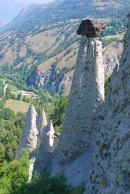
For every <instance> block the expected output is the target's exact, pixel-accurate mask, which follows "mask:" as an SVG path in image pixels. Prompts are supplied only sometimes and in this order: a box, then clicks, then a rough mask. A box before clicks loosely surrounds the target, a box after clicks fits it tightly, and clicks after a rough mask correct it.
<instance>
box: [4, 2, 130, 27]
mask: <svg viewBox="0 0 130 194" xmlns="http://www.w3.org/2000/svg"><path fill="white" fill-rule="evenodd" d="M129 4H130V0H123V1H121V0H92V1H90V0H62V1H61V0H59V1H58V0H57V1H54V2H52V3H49V4H47V5H45V4H43V5H33V6H29V7H27V8H25V9H23V10H22V11H21V12H20V14H19V15H18V17H16V18H15V19H14V20H13V21H12V22H11V23H10V24H9V25H8V27H7V29H11V28H13V29H15V28H18V27H19V28H22V27H23V26H24V28H25V27H26V28H31V27H32V26H33V25H34V24H37V25H49V24H54V23H57V22H61V21H63V20H64V21H65V20H70V19H82V18H84V17H95V18H106V17H107V18H108V17H116V18H119V19H120V18H122V17H124V16H125V15H126V13H127V12H128V11H129V7H130V6H129Z"/></svg>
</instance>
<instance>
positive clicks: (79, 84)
mask: <svg viewBox="0 0 130 194" xmlns="http://www.w3.org/2000/svg"><path fill="white" fill-rule="evenodd" d="M104 28H105V26H104V24H102V23H99V22H96V21H93V20H83V21H82V22H81V24H80V26H79V29H78V31H77V33H78V34H79V35H81V41H80V47H79V52H78V57H77V62H76V68H75V73H74V77H73V82H72V87H71V92H70V96H69V101H68V106H67V111H66V114H65V120H64V124H63V129H62V133H61V136H60V140H59V144H58V146H57V150H56V154H57V157H58V160H59V162H60V163H61V164H65V163H67V162H69V161H72V160H73V158H75V157H77V156H79V155H80V154H82V153H83V152H84V151H86V150H87V149H88V150H89V153H90V155H91V153H92V150H91V149H92V142H93V141H92V139H93V137H94V136H93V135H94V133H95V131H94V123H95V120H96V110H97V108H98V107H99V105H101V104H102V103H103V102H104V66H103V62H102V43H101V42H100V41H99V40H98V37H99V36H100V34H101V33H102V31H103V29H104Z"/></svg>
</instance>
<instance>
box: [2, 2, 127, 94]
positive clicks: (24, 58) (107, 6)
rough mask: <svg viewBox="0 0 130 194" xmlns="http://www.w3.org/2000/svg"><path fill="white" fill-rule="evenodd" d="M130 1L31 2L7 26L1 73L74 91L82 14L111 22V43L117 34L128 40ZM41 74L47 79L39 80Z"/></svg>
mask: <svg viewBox="0 0 130 194" xmlns="http://www.w3.org/2000/svg"><path fill="white" fill-rule="evenodd" d="M129 4H130V0H127V1H126V0H124V1H123V2H122V1H120V0H118V1H112V0H98V1H96V0H92V1H89V0H69V1H68V0H63V1H55V2H53V3H50V4H47V5H40V6H39V5H32V6H29V7H27V8H25V9H24V10H22V11H21V12H20V14H19V15H18V16H17V17H16V18H15V19H14V20H13V21H12V22H11V23H10V24H9V25H7V26H6V27H5V28H4V29H2V30H1V36H0V65H1V68H0V69H1V75H2V76H4V77H9V78H10V79H13V80H14V82H15V83H16V82H20V83H22V82H24V83H25V81H26V80H27V84H33V85H35V86H43V85H44V86H45V87H43V88H45V89H51V90H53V91H56V92H58V93H61V91H62V90H63V89H64V87H65V85H69V86H67V89H66V90H67V93H68V91H69V89H68V88H70V85H71V79H72V75H73V71H74V66H75V61H76V56H77V48H78V44H79V37H78V36H77V35H76V31H77V29H78V26H79V23H80V21H81V19H83V18H85V17H95V18H97V19H98V20H100V21H102V22H105V23H106V24H107V28H106V30H105V31H104V34H103V36H102V40H103V44H104V45H107V44H108V43H110V42H112V41H113V40H118V41H119V40H122V38H123V33H124V31H125V27H124V26H125V21H124V19H123V18H124V17H125V15H126V14H127V10H128V9H129V8H130V5H129ZM114 16H115V17H114ZM3 30H4V31H3ZM108 35H109V36H108ZM36 72H38V74H36ZM45 74H46V75H45ZM31 75H32V76H31ZM36 75H37V76H36ZM39 75H40V77H41V76H42V77H43V78H44V79H42V80H39ZM34 77H36V79H34ZM34 80H35V81H34ZM44 83H45V84H44ZM21 85H22V84H21Z"/></svg>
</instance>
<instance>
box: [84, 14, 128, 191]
mask: <svg viewBox="0 0 130 194" xmlns="http://www.w3.org/2000/svg"><path fill="white" fill-rule="evenodd" d="M102 114H104V116H105V118H104V120H103V121H101V122H100V123H99V134H97V139H96V140H95V153H94V159H93V163H92V166H93V168H92V171H91V176H90V180H89V181H88V183H87V187H86V192H85V194H90V193H91V194H97V193H99V194H115V193H118V194H124V193H125V194H129V193H130V15H129V22H128V29H127V33H126V35H125V38H124V50H123V55H122V59H121V65H120V67H119V70H118V72H114V74H113V76H112V79H111V82H110V87H109V91H108V93H107V97H106V102H105V104H104V107H103V109H102Z"/></svg>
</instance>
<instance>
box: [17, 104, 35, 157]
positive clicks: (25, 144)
mask: <svg viewBox="0 0 130 194" xmlns="http://www.w3.org/2000/svg"><path fill="white" fill-rule="evenodd" d="M36 120H37V113H36V111H35V108H34V106H33V105H31V106H30V107H29V109H28V112H27V115H26V121H25V126H24V129H23V133H22V136H21V138H20V142H19V145H18V148H17V151H16V159H17V160H19V159H20V153H21V150H22V149H23V148H27V149H28V150H29V152H30V153H31V152H32V151H33V150H34V149H35V148H36V145H37V136H38V129H37V126H36Z"/></svg>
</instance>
